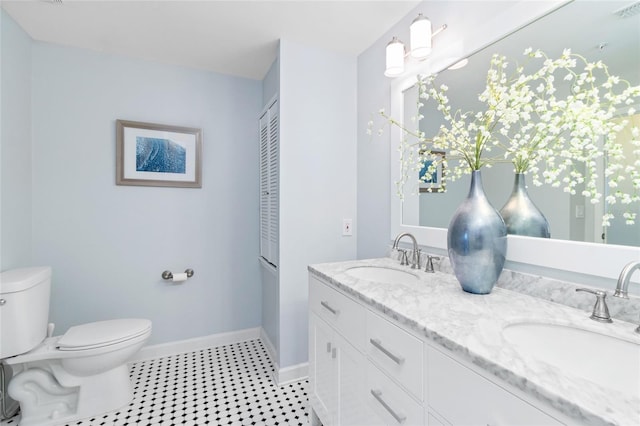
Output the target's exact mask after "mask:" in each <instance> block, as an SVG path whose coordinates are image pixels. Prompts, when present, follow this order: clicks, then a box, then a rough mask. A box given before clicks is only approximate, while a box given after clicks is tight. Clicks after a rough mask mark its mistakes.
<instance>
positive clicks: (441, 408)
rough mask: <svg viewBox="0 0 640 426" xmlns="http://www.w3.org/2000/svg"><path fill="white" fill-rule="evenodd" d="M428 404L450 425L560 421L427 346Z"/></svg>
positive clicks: (531, 425) (540, 425)
mask: <svg viewBox="0 0 640 426" xmlns="http://www.w3.org/2000/svg"><path fill="white" fill-rule="evenodd" d="M427 358H428V367H427V369H428V374H427V386H428V389H429V406H430V407H431V408H432V409H433V410H435V411H436V412H438V413H439V414H440V415H441V416H442V417H444V418H445V419H447V421H448V422H449V423H451V424H452V425H454V426H455V425H509V426H545V425H553V426H556V425H560V424H561V423H560V422H558V421H557V420H555V419H554V418H552V417H550V416H548V415H547V414H545V413H543V412H542V411H540V410H539V409H537V408H535V407H534V406H532V405H530V404H529V403H527V402H525V401H523V400H522V399H520V398H518V397H517V396H515V395H513V394H512V393H510V392H508V391H506V390H504V389H503V388H501V387H500V386H498V385H496V384H494V383H492V382H490V381H489V380H487V379H485V378H484V377H482V376H481V375H479V374H478V373H476V372H475V371H473V370H471V369H469V368H467V367H466V366H464V365H462V364H460V363H458V362H457V361H455V360H453V359H452V358H450V357H449V356H447V355H445V354H443V353H442V352H440V351H438V350H436V349H434V348H432V347H430V346H427Z"/></svg>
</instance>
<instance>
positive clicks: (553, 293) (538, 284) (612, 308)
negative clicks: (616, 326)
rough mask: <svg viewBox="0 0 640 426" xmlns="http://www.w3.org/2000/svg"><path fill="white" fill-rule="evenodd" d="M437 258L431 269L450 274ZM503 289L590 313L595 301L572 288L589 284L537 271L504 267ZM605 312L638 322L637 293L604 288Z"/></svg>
mask: <svg viewBox="0 0 640 426" xmlns="http://www.w3.org/2000/svg"><path fill="white" fill-rule="evenodd" d="M428 255H429V253H424V252H423V253H421V254H420V266H421V269H422V270H424V267H425V265H426V262H427V256H428ZM388 256H389V257H391V258H392V259H399V254H398V252H397V251H395V250H392V249H391V247H389V251H388ZM412 256H413V250H411V249H408V250H407V257H408V258H409V259H411V257H412ZM432 256H436V257H438V258H439V259H438V260H433V267H434V270H436V271H438V272H442V273H445V274H453V269H452V267H451V262H450V261H449V258H448V257H447V256H441V255H433V254H432ZM496 285H497V286H498V287H501V288H503V289H506V290H511V291H515V292H518V293H522V294H526V295H529V296H533V297H537V298H540V299H545V300H548V301H550V302H554V303H559V304H562V305H566V306H570V307H572V308H576V309H580V310H583V311H585V312H589V313H591V311H592V310H593V306H594V304H595V302H596V299H595V297H594V296H593V295H592V294H589V293H581V292H576V289H577V288H591V289H594V290H598V289H596V288H594V287H592V286H587V285H581V284H577V283H573V282H568V281H561V280H556V279H552V278H547V277H542V276H539V275H532V274H527V273H524V272H518V271H512V270H509V269H504V270H503V271H502V273H501V274H500V278H499V279H498V282H497V284H496ZM606 302H607V306H608V307H609V313H610V315H611V317H612V318H614V319H619V320H621V321H626V322H630V323H633V324H639V323H640V297H638V296H635V295H629V299H622V298H618V297H613V291H607V298H606Z"/></svg>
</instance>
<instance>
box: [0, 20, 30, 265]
mask: <svg viewBox="0 0 640 426" xmlns="http://www.w3.org/2000/svg"><path fill="white" fill-rule="evenodd" d="M0 15H1V18H0V19H1V21H0V38H1V39H2V40H1V45H0V54H1V56H0V59H1V61H2V63H1V79H0V85H1V86H0V87H1V93H2V109H1V111H0V127H1V131H0V138H1V140H0V158H1V163H0V169H1V176H0V181H1V185H0V191H1V194H2V195H1V197H0V206H1V209H0V216H1V222H0V235H1V237H0V270H3V271H4V270H6V269H13V268H17V267H24V266H28V265H29V264H30V262H31V38H30V37H29V36H28V35H27V34H26V33H25V32H24V31H23V30H22V28H20V27H19V26H18V25H17V24H16V23H15V21H14V20H13V19H12V18H11V17H10V16H9V15H8V14H7V13H6V12H5V11H4V10H2V9H0Z"/></svg>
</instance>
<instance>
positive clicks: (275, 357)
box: [260, 327, 278, 370]
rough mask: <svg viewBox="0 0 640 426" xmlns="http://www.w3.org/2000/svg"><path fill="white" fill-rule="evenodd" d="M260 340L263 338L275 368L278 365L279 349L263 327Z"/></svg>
mask: <svg viewBox="0 0 640 426" xmlns="http://www.w3.org/2000/svg"><path fill="white" fill-rule="evenodd" d="M260 340H262V344H263V345H264V347H265V349H267V353H268V354H269V359H270V360H271V364H272V365H273V367H274V369H275V367H277V366H278V351H277V350H276V346H275V345H274V344H273V342H272V341H271V339H269V335H268V334H267V332H266V330H265V329H264V328H262V327H260ZM276 370H277V369H276Z"/></svg>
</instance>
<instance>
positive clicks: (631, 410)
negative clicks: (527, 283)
mask: <svg viewBox="0 0 640 426" xmlns="http://www.w3.org/2000/svg"><path fill="white" fill-rule="evenodd" d="M358 266H382V267H390V268H394V269H401V270H404V271H407V272H411V273H413V274H415V275H417V276H418V277H419V280H416V281H415V283H405V284H393V285H390V284H388V283H380V282H374V281H369V280H362V279H357V278H354V277H352V276H351V275H349V274H347V273H346V271H347V270H348V269H350V268H353V267H358ZM309 271H310V273H312V274H313V275H315V276H317V277H318V278H321V279H323V280H324V281H326V282H328V283H329V284H331V285H333V286H334V287H336V288H338V289H340V290H342V291H343V292H345V293H346V294H349V295H351V296H352V297H354V298H355V299H358V300H360V301H362V302H364V303H365V304H367V305H368V306H370V307H371V308H373V309H375V310H377V311H379V312H382V313H384V314H385V315H387V316H389V317H391V318H394V319H396V320H397V321H399V322H400V323H402V324H405V325H406V326H407V327H408V328H409V329H411V330H413V331H414V332H416V333H418V334H421V335H424V336H426V337H427V338H429V339H431V341H433V342H435V343H437V344H439V345H441V346H443V347H445V348H446V349H449V350H450V351H452V352H454V353H456V354H457V355H458V356H460V357H462V358H464V359H466V360H468V361H470V362H472V363H473V364H475V365H477V366H479V367H481V368H483V369H485V370H487V371H488V372H490V373H491V374H493V375H495V376H497V377H498V378H500V379H502V380H504V381H506V382H508V383H510V384H511V385H513V386H515V387H516V388H518V389H521V390H522V391H524V392H526V393H527V394H528V395H530V396H531V397H533V398H535V399H537V400H539V401H542V402H543V403H546V404H549V405H551V406H553V407H554V408H556V409H557V410H559V411H560V412H562V413H564V414H565V415H566V416H568V417H570V418H573V419H575V420H576V423H579V424H588V425H602V424H611V425H640V397H638V396H637V395H623V394H622V393H621V392H617V391H615V390H611V389H605V388H603V387H602V386H599V385H596V384H595V383H593V382H590V381H588V380H586V379H584V378H581V377H577V376H571V375H570V374H568V373H566V372H564V371H562V370H561V369H560V368H557V367H555V366H553V365H550V364H547V363H545V362H542V361H540V360H537V359H535V358H533V357H529V356H524V355H522V354H520V353H518V352H517V351H516V350H515V349H514V348H513V346H512V345H511V344H510V343H509V342H508V341H506V340H505V337H504V336H503V332H502V331H503V329H504V327H505V326H507V325H509V324H513V323H518V322H536V323H540V322H551V323H554V324H563V325H573V326H576V327H580V328H585V329H589V330H593V331H595V332H599V333H601V334H605V335H609V336H616V337H620V338H621V339H624V340H628V341H633V342H637V343H639V344H640V336H638V335H637V334H635V333H633V328H634V325H633V324H631V323H626V322H622V321H614V323H613V324H602V323H598V322H596V321H592V320H590V319H589V313H587V312H584V311H581V310H578V309H575V308H570V307H567V306H564V305H560V304H556V303H552V302H549V301H546V300H543V299H538V298H535V297H532V296H528V295H525V294H521V293H517V292H514V291H510V290H505V289H502V288H498V287H494V289H493V291H492V292H491V294H489V295H474V294H470V293H465V292H463V291H462V289H461V287H460V285H459V283H458V281H457V280H456V278H455V276H453V275H450V274H446V273H442V272H435V273H425V272H423V271H419V270H412V269H410V268H409V267H405V266H400V265H399V263H398V261H396V260H394V259H391V258H381V259H368V260H356V261H347V262H336V263H324V264H316V265H310V266H309ZM585 356H589V354H585ZM607 362H608V361H607V360H594V368H597V365H598V364H601V365H604V364H605V363H607ZM639 363H640V360H639ZM620 368H624V367H622V366H621V367H620Z"/></svg>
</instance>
